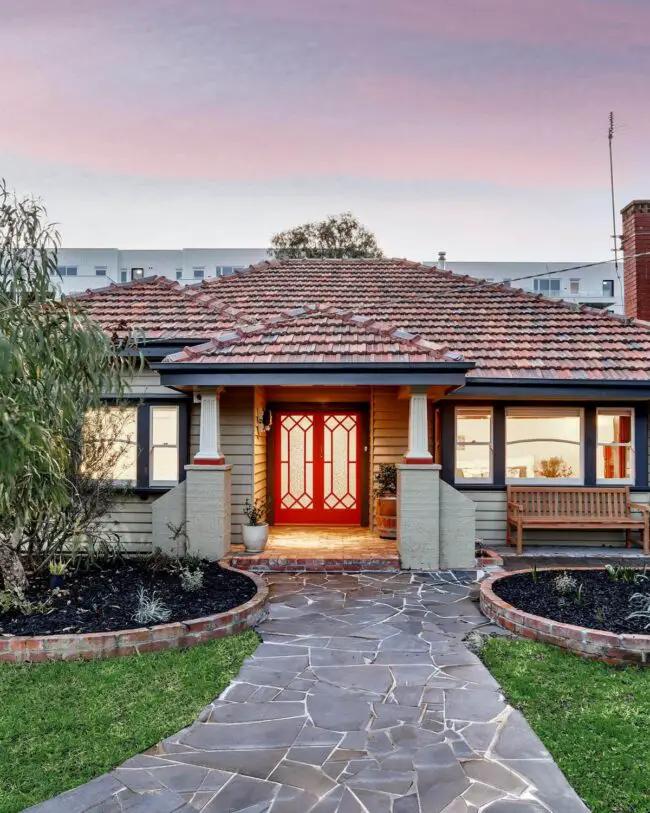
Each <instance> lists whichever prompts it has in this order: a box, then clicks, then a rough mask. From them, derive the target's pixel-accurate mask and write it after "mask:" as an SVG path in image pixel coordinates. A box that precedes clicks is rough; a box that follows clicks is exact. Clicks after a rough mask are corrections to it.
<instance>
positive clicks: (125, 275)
mask: <svg viewBox="0 0 650 813" xmlns="http://www.w3.org/2000/svg"><path fill="white" fill-rule="evenodd" d="M128 278H129V277H128V273H127V271H126V269H124V270H123V271H120V282H127V280H128Z"/></svg>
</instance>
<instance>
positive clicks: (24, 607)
mask: <svg viewBox="0 0 650 813" xmlns="http://www.w3.org/2000/svg"><path fill="white" fill-rule="evenodd" d="M49 608H50V603H49V601H38V602H32V601H28V600H27V599H26V598H21V597H20V596H17V595H16V593H12V592H11V591H10V590H0V613H8V612H11V611H12V610H17V611H18V612H19V613H21V615H34V614H37V613H46V612H47V611H48V610H49Z"/></svg>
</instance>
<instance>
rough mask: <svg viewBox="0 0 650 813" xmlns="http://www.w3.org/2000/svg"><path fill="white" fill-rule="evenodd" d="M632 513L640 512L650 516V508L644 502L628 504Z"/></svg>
mask: <svg viewBox="0 0 650 813" xmlns="http://www.w3.org/2000/svg"><path fill="white" fill-rule="evenodd" d="M628 505H629V506H630V510H631V511H640V512H641V513H642V514H650V508H649V507H648V506H647V505H645V504H644V503H642V502H631V503H628Z"/></svg>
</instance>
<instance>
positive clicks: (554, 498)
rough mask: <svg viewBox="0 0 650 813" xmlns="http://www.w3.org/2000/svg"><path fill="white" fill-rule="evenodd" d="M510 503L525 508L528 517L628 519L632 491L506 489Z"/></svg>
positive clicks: (626, 489)
mask: <svg viewBox="0 0 650 813" xmlns="http://www.w3.org/2000/svg"><path fill="white" fill-rule="evenodd" d="M507 499H508V502H514V503H517V504H518V505H521V506H522V507H523V513H524V514H527V515H528V516H538V517H539V516H542V517H549V518H550V517H585V518H590V519H597V518H599V517H602V518H603V519H607V518H609V517H612V518H616V517H626V516H628V515H629V508H628V505H629V502H630V490H629V488H627V486H623V487H619V488H571V487H568V488H567V487H562V488H560V487H558V488H552V487H549V486H507Z"/></svg>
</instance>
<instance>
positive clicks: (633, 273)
mask: <svg viewBox="0 0 650 813" xmlns="http://www.w3.org/2000/svg"><path fill="white" fill-rule="evenodd" d="M621 214H622V215H623V252H624V265H623V269H624V270H623V287H624V293H625V315H626V316H633V317H634V318H635V319H643V320H645V321H647V322H650V200H633V201H632V203H628V205H627V206H626V207H625V208H624V209H623V210H622V212H621ZM644 253H645V254H646V256H645V257H635V255H636V254H644Z"/></svg>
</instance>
